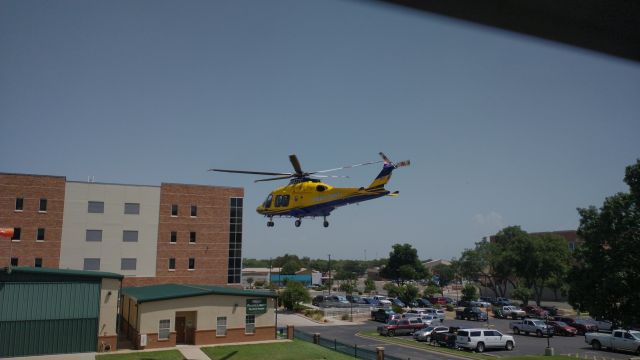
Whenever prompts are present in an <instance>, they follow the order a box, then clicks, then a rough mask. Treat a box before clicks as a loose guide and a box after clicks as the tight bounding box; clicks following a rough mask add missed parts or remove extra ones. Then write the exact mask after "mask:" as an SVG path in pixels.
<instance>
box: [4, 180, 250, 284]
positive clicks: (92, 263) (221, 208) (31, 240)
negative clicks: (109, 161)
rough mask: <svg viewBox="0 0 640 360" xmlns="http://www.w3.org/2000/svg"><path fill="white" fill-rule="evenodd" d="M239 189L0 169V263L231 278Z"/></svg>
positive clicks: (145, 280) (238, 244)
mask: <svg viewBox="0 0 640 360" xmlns="http://www.w3.org/2000/svg"><path fill="white" fill-rule="evenodd" d="M243 196H244V190H243V189H242V188H235V187H218V186H204V185H188V184H167V183H163V184H161V186H147V185H124V184H103V183H95V182H76V181H67V180H66V178H65V177H61V176H44V175H28V174H9V173H0V227H13V228H15V234H14V238H13V239H11V240H8V239H1V240H0V267H5V266H8V265H9V264H11V265H12V266H33V267H45V268H68V269H79V270H95V271H108V272H114V273H120V274H123V275H124V276H125V278H124V281H123V285H124V286H140V285H152V284H166V283H182V284H186V283H189V284H203V285H239V284H240V280H241V279H240V278H241V259H242V209H243Z"/></svg>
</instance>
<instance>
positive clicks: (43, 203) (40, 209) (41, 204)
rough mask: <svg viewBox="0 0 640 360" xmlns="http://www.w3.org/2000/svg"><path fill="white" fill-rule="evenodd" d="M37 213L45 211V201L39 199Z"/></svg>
mask: <svg viewBox="0 0 640 360" xmlns="http://www.w3.org/2000/svg"><path fill="white" fill-rule="evenodd" d="M38 209H39V211H47V199H40V207H39V208H38Z"/></svg>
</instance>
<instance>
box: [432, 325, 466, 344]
mask: <svg viewBox="0 0 640 360" xmlns="http://www.w3.org/2000/svg"><path fill="white" fill-rule="evenodd" d="M458 329H459V328H458V327H449V332H442V333H435V334H434V335H431V337H432V338H433V341H434V342H435V343H436V344H438V346H445V347H448V348H455V347H456V337H457V332H458Z"/></svg>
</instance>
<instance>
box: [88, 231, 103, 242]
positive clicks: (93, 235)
mask: <svg viewBox="0 0 640 360" xmlns="http://www.w3.org/2000/svg"><path fill="white" fill-rule="evenodd" d="M87 241H102V230H87Z"/></svg>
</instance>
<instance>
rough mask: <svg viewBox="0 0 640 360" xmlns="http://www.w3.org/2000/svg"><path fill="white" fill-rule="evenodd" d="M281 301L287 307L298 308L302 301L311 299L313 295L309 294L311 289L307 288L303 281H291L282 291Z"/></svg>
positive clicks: (288, 308) (290, 308)
mask: <svg viewBox="0 0 640 360" xmlns="http://www.w3.org/2000/svg"><path fill="white" fill-rule="evenodd" d="M280 301H281V302H282V306H284V307H285V309H287V310H296V308H297V307H298V304H300V303H301V302H309V301H311V296H310V295H309V290H307V289H305V287H304V285H302V283H300V282H297V281H289V282H287V286H286V287H285V289H284V290H283V291H282V292H281V293H280Z"/></svg>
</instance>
